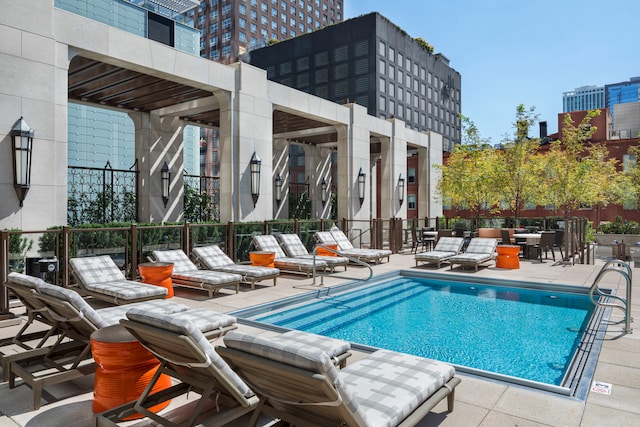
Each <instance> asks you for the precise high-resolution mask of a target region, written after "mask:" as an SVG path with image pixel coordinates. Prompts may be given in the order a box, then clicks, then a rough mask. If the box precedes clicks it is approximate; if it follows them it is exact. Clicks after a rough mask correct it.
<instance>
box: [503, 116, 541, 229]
mask: <svg viewBox="0 0 640 427" xmlns="http://www.w3.org/2000/svg"><path fill="white" fill-rule="evenodd" d="M537 120H538V115H537V114H535V107H530V108H529V109H527V108H526V107H525V106H524V105H523V104H520V105H518V106H517V107H516V123H515V128H516V131H515V135H514V138H513V140H506V141H504V142H503V150H499V151H498V153H497V155H496V158H497V162H498V164H499V165H500V167H498V168H497V171H496V174H497V180H498V186H499V188H500V192H501V193H502V201H503V202H504V203H505V204H506V206H508V207H509V209H510V210H511V211H512V212H513V214H514V217H515V222H516V225H518V223H519V218H520V214H521V212H522V209H524V207H525V206H526V205H527V204H529V203H535V201H536V199H538V198H539V195H540V183H541V182H542V180H541V174H542V158H541V155H540V154H538V153H537V151H538V148H539V146H540V139H539V138H530V137H529V130H530V129H531V127H532V126H533V125H534V124H535V123H536V122H537Z"/></svg>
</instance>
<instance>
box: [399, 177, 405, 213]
mask: <svg viewBox="0 0 640 427" xmlns="http://www.w3.org/2000/svg"><path fill="white" fill-rule="evenodd" d="M398 202H400V206H402V203H403V202H404V178H403V177H402V174H400V177H399V178H398Z"/></svg>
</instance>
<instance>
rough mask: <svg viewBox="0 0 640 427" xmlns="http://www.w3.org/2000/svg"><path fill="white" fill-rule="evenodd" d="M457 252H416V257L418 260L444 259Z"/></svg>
mask: <svg viewBox="0 0 640 427" xmlns="http://www.w3.org/2000/svg"><path fill="white" fill-rule="evenodd" d="M456 254H457V252H440V251H429V252H422V253H419V254H416V259H417V260H418V261H434V262H435V261H444V260H447V259H449V258H451V257H452V256H454V255H456Z"/></svg>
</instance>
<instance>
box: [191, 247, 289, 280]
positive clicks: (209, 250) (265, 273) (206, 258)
mask: <svg viewBox="0 0 640 427" xmlns="http://www.w3.org/2000/svg"><path fill="white" fill-rule="evenodd" d="M193 253H194V254H195V255H196V257H197V258H198V261H199V262H200V263H202V265H204V267H205V268H208V269H209V270H215V271H223V272H226V273H234V274H239V275H241V276H242V279H243V280H246V279H259V278H265V277H274V276H277V275H278V274H280V270H278V269H277V268H270V267H261V266H257V265H239V264H235V263H234V262H233V261H232V260H231V258H229V257H228V256H227V255H226V254H225V253H224V252H222V249H220V248H219V247H218V246H217V245H211V246H200V247H196V248H193Z"/></svg>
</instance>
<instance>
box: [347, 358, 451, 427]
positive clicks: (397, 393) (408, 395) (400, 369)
mask: <svg viewBox="0 0 640 427" xmlns="http://www.w3.org/2000/svg"><path fill="white" fill-rule="evenodd" d="M454 374H455V370H454V368H453V366H451V365H448V364H446V363H442V362H438V361H435V360H430V359H425V358H422V357H417V356H411V355H408V354H402V353H396V352H392V351H388V350H379V351H376V352H375V353H373V354H370V355H368V356H367V357H366V358H364V359H362V360H359V361H357V362H356V363H354V364H352V365H350V366H348V367H346V368H344V369H342V370H340V371H339V372H338V377H339V378H340V380H342V381H343V382H344V387H345V388H347V389H348V390H349V391H350V392H351V393H352V394H353V395H354V396H356V399H357V403H358V405H359V408H360V410H361V412H362V413H363V417H364V419H365V422H364V424H363V425H366V426H368V427H391V426H396V425H398V424H399V423H400V422H401V421H402V420H403V419H405V418H406V417H407V416H408V415H409V414H411V413H412V412H413V411H414V410H415V409H416V408H417V407H418V406H419V405H420V404H422V402H424V401H425V400H426V399H427V398H428V397H429V396H431V395H432V394H433V393H434V392H435V391H436V390H438V389H439V388H440V387H442V386H443V385H444V384H445V383H446V382H447V381H449V380H450V379H451V378H452V377H453V376H454Z"/></svg>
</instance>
